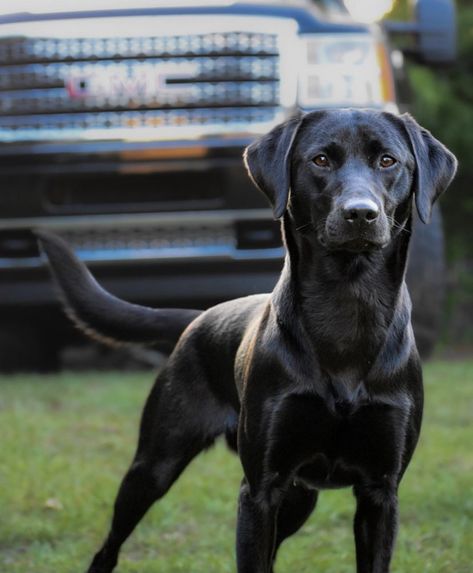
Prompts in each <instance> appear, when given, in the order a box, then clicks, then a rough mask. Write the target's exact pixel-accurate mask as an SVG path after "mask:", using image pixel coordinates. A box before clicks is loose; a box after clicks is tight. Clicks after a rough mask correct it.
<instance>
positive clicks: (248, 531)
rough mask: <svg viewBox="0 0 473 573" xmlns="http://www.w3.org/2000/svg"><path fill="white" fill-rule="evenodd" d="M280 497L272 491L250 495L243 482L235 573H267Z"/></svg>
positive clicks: (270, 568)
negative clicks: (236, 570)
mask: <svg viewBox="0 0 473 573" xmlns="http://www.w3.org/2000/svg"><path fill="white" fill-rule="evenodd" d="M279 500H280V495H277V492H276V491H273V488H265V489H264V490H263V491H260V492H258V494H254V493H252V492H251V489H250V487H249V485H248V482H247V481H246V479H245V480H243V483H242V485H241V488H240V497H239V502H238V526H237V565H238V573H270V572H271V571H272V564H273V556H274V551H275V545H276V527H277V513H278V510H279Z"/></svg>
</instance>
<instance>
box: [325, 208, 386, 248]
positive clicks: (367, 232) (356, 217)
mask: <svg viewBox="0 0 473 573" xmlns="http://www.w3.org/2000/svg"><path fill="white" fill-rule="evenodd" d="M389 237H390V233H389V226H388V219H387V217H386V214H385V213H384V210H383V209H382V208H381V207H380V206H379V205H378V204H377V203H376V202H375V201H374V200H373V199H371V198H368V197H350V198H349V199H346V200H345V201H343V202H340V203H339V204H338V205H337V206H335V207H334V208H333V209H332V211H331V212H330V213H329V215H328V217H327V220H326V223H325V228H324V229H323V230H321V232H320V233H319V237H318V238H319V241H320V243H321V244H322V245H323V246H324V247H326V248H327V249H330V250H345V251H350V252H357V253H358V252H364V251H372V250H376V249H380V248H383V247H384V246H386V244H387V243H388V242H389Z"/></svg>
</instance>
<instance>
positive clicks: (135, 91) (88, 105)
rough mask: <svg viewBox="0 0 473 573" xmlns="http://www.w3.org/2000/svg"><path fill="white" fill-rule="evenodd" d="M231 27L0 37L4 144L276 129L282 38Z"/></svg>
mask: <svg viewBox="0 0 473 573" xmlns="http://www.w3.org/2000/svg"><path fill="white" fill-rule="evenodd" d="M56 24H57V23H56ZM43 26H44V25H43ZM130 26H131V28H133V25H132V24H130ZM217 26H218V20H217V21H216V24H215V27H217ZM80 27H82V24H80ZM148 27H149V26H148ZM235 27H236V29H233V30H232V29H229V30H227V31H222V32H205V33H199V32H198V29H199V25H198V23H194V26H193V27H192V28H191V29H192V30H197V31H196V32H194V31H193V32H192V33H185V34H184V33H179V34H172V35H170V34H169V33H166V32H163V31H161V32H159V35H145V36H139V37H134V36H133V35H131V36H129V37H127V36H119V37H116V36H113V37H105V38H101V37H84V38H69V37H67V38H66V37H54V36H53V34H54V32H53V31H52V32H50V33H51V35H50V36H49V37H28V36H27V35H26V36H25V35H23V36H15V37H14V36H7V37H3V38H0V62H2V70H1V74H0V141H2V140H3V141H21V140H51V139H52V140H54V139H69V138H73V139H103V138H107V139H110V138H112V139H113V138H117V139H124V138H130V139H137V138H138V139H141V138H143V137H146V136H148V137H151V138H154V139H168V138H170V137H171V136H172V138H179V136H180V134H181V132H182V134H184V136H186V135H187V136H189V134H192V129H194V132H193V133H194V135H198V136H199V137H200V136H202V135H209V134H212V133H219V132H222V131H224V132H225V133H229V132H230V133H231V132H232V131H233V132H240V131H245V132H251V131H252V127H255V126H258V125H261V124H271V123H274V122H275V121H277V120H278V119H280V115H281V111H282V107H281V106H282V103H283V102H282V99H281V82H282V81H284V78H283V76H284V73H283V70H282V65H281V57H280V42H281V33H280V31H271V30H270V31H255V30H249V31H245V30H244V26H243V25H242V24H241V23H240V24H239V25H237V26H235ZM252 27H253V28H254V22H253V26H252ZM50 28H51V26H50V25H49V24H48V31H49V30H50ZM161 28H162V26H161ZM43 29H44V28H43ZM84 29H86V28H85V27H84ZM178 29H181V28H178ZM266 29H267V27H266ZM105 30H107V28H106V26H105ZM104 33H106V31H105V32H104ZM135 33H137V32H135ZM166 128H172V130H173V131H172V133H168V132H167V131H166ZM189 128H190V131H189ZM196 128H202V129H203V133H202V130H200V131H199V132H198V131H196ZM176 129H178V130H179V131H178V132H176ZM157 130H158V131H157ZM186 131H187V132H189V133H187V134H186Z"/></svg>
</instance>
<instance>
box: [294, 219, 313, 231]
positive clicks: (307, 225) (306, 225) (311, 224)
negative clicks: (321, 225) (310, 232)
mask: <svg viewBox="0 0 473 573" xmlns="http://www.w3.org/2000/svg"><path fill="white" fill-rule="evenodd" d="M313 225H314V223H313V222H312V221H309V222H308V223H304V225H300V226H299V227H296V231H301V230H302V229H306V228H307V227H312V226H313Z"/></svg>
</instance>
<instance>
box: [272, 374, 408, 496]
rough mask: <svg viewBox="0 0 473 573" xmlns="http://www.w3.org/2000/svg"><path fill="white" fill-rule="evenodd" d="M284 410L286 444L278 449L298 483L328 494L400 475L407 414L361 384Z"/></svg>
mask: <svg viewBox="0 0 473 573" xmlns="http://www.w3.org/2000/svg"><path fill="white" fill-rule="evenodd" d="M285 406H286V407H285V409H284V414H283V415H281V427H280V428H279V429H278V431H277V434H278V435H279V436H284V438H282V439H281V438H280V440H279V444H277V443H275V444H274V445H275V449H277V450H279V452H283V455H284V456H286V459H285V461H284V462H283V463H287V464H291V463H292V464H293V468H292V472H293V475H294V481H295V482H296V483H297V482H300V483H304V484H305V485H307V486H309V487H314V488H317V489H330V488H337V487H345V486H351V485H355V484H356V483H359V482H361V481H363V480H365V479H375V478H376V477H377V476H383V475H394V474H396V473H397V472H398V471H399V467H400V462H401V458H402V452H403V449H404V442H405V435H406V423H407V418H408V411H407V410H406V408H405V407H404V405H403V404H401V403H398V402H397V401H396V400H380V399H373V398H371V397H370V396H369V394H368V391H367V389H366V388H365V386H364V385H363V384H360V385H358V386H354V387H349V386H345V385H343V386H341V387H339V388H338V389H336V391H335V390H334V389H328V390H327V395H326V396H318V395H306V396H301V395H299V396H297V397H289V398H288V399H287V402H286V405H285ZM281 414H282V411H281ZM288 422H290V423H291V424H292V427H291V429H290V430H288V429H287V427H286V431H284V433H283V429H282V424H284V425H286V424H287V423H288ZM279 455H280V454H279ZM287 469H288V470H289V469H290V468H287Z"/></svg>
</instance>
